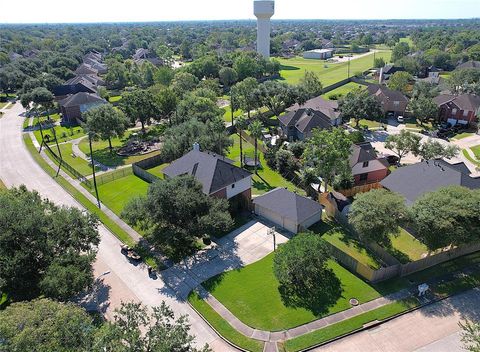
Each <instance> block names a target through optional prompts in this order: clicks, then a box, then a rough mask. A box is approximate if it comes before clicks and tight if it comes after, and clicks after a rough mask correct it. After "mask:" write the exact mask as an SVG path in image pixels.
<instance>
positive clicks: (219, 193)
mask: <svg viewBox="0 0 480 352" xmlns="http://www.w3.org/2000/svg"><path fill="white" fill-rule="evenodd" d="M210 195H211V196H212V197H217V198H225V199H227V189H226V188H223V189H221V190H219V191H217V192H215V193H212V194H210Z"/></svg>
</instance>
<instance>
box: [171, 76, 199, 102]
mask: <svg viewBox="0 0 480 352" xmlns="http://www.w3.org/2000/svg"><path fill="white" fill-rule="evenodd" d="M198 82H199V81H198V78H197V77H195V76H194V75H192V74H191V73H188V72H182V71H179V72H177V73H176V74H175V77H174V78H173V81H172V85H171V88H172V89H173V91H174V92H175V93H176V94H177V96H178V97H182V96H183V95H184V94H186V93H189V92H192V91H193V90H195V88H197V86H198Z"/></svg>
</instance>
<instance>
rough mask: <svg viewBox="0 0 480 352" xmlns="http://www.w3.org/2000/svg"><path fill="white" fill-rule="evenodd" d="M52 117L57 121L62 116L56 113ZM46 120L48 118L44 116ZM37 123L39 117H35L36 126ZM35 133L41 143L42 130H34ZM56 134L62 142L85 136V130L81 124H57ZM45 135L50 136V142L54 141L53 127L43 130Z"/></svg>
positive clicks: (43, 119)
mask: <svg viewBox="0 0 480 352" xmlns="http://www.w3.org/2000/svg"><path fill="white" fill-rule="evenodd" d="M57 117H58V118H57ZM51 118H52V119H53V120H55V121H58V119H59V118H60V117H59V116H58V114H55V115H51ZM45 120H46V119H45V118H42V121H45ZM36 124H37V119H35V121H34V126H36ZM33 134H34V135H35V138H36V139H37V141H38V142H39V143H40V142H41V141H42V135H41V133H40V130H36V131H34V132H33ZM55 134H56V135H57V139H58V142H59V143H62V142H67V141H71V140H72V139H77V138H80V137H84V136H85V131H84V130H83V128H82V127H81V126H75V127H65V126H59V125H56V126H55ZM43 135H44V136H46V135H48V136H49V137H50V142H48V143H49V144H52V143H54V138H53V132H52V130H51V129H47V130H43Z"/></svg>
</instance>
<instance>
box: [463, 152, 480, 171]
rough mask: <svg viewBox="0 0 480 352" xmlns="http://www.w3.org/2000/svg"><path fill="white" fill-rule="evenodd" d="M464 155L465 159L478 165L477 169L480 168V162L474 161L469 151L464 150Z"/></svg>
mask: <svg viewBox="0 0 480 352" xmlns="http://www.w3.org/2000/svg"><path fill="white" fill-rule="evenodd" d="M462 153H463V156H464V157H465V158H467V159H468V160H469V161H470V162H471V163H472V164H474V165H476V166H477V169H478V168H480V162H478V161H477V160H475V159H473V158H472V157H471V156H470V154H468V152H467V150H466V149H463V150H462Z"/></svg>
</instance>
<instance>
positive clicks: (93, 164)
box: [88, 132, 101, 209]
mask: <svg viewBox="0 0 480 352" xmlns="http://www.w3.org/2000/svg"><path fill="white" fill-rule="evenodd" d="M88 145H89V146H90V162H91V163H92V174H93V187H95V195H96V197H97V204H98V209H101V205H100V198H99V197H98V188H97V178H96V176H95V162H94V160H93V152H92V134H91V132H88Z"/></svg>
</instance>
